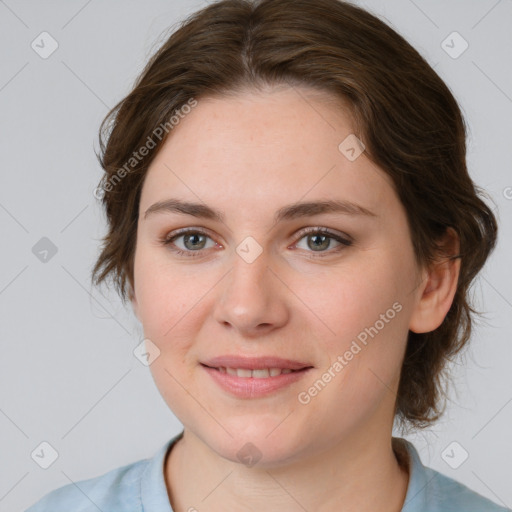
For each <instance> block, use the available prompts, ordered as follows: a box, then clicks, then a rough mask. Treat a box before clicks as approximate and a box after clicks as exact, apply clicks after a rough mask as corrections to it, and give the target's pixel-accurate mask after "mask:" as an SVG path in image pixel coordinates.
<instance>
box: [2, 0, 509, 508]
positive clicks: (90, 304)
mask: <svg viewBox="0 0 512 512" xmlns="http://www.w3.org/2000/svg"><path fill="white" fill-rule="evenodd" d="M359 3H360V4H361V5H362V6H364V7H366V8H368V9H369V10H370V11H373V12H374V13H377V14H378V15H380V16H381V17H382V18H384V19H385V20H387V21H388V22H389V23H390V24H391V25H392V26H393V27H394V28H395V29H396V30H397V31H398V32H400V33H401V34H402V35H404V36H405V37H406V39H407V40H408V41H410V42H411V43H412V44H413V45H414V46H415V47H416V48H417V49H418V50H419V51H420V52H421V53H422V54H423V55H424V56H425V57H426V58H427V60H428V61H429V62H430V63H431V65H432V66H434V67H435V69H436V71H437V72H438V73H439V74H440V75H441V77H442V78H443V79H444V80H445V81H446V82H447V84H448V85H449V87H450V88H451V89H452V91H453V92H454V94H455V96H456V97H457V99H458V100H459V102H460V105H461V107H462V109H463V112H464V114H465V116H466V119H467V122H468V126H469V130H470V134H469V139H468V144H469V146H468V162H469V167H470V172H471V174H472V176H473V178H474V180H475V181H476V183H477V184H478V185H480V186H482V187H484V188H485V189H486V190H487V191H488V192H489V193H490V194H491V196H492V198H493V201H494V204H493V205H492V206H493V209H494V210H495V212H496V214H497V215H498V218H499V221H500V228H501V232H500V239H499V244H498V247H497V250H496V252H495V253H494V254H493V256H492V257H491V259H490V261H489V262H488V264H487V265H486V267H485V269H484V271H483V272H482V274H481V275H480V276H479V278H478V279H477V281H476V283H475V286H474V292H475V299H476V304H477V306H478V307H480V308H482V309H485V311H486V312H487V314H486V317H485V318H484V319H483V321H482V322H480V323H479V324H478V325H477V327H476V329H475V334H474V337H473V340H472V343H471V345H470V348H469V350H468V351H467V352H466V356H464V357H463V358H460V359H459V360H458V362H457V364H454V365H453V371H454V374H455V375H456V383H457V388H456V390H452V393H451V402H450V403H449V407H448V410H447V413H446V415H445V417H444V418H443V420H442V421H441V422H439V423H438V424H436V425H435V426H434V427H433V428H431V429H429V430H427V431H425V432H422V433H421V434H419V435H409V436H406V437H407V438H408V439H410V440H412V441H413V442H414V443H415V445H416V446H417V448H418V449H419V451H420V454H421V458H422V460H423V462H424V463H425V464H426V465H429V466H430V467H433V468H434V469H437V470H439V471H441V472H442V473H444V474H446V475H448V476H450V477H452V478H455V479H457V480H459V481H460V482H463V483H465V484H466V485H468V486H469V487H471V488H472V489H474V490H476V491H477V492H479V493H481V494H483V495H484V496H487V497H489V498H491V499H493V500H494V501H496V502H497V503H501V504H506V505H507V506H508V507H512V486H511V485H510V483H511V481H510V479H511V476H512V464H511V460H512V442H511V440H510V432H511V425H512V403H511V402H512V385H511V384H512V377H511V372H510V366H511V365H510V363H511V359H512V358H511V355H512V348H511V346H512V345H511V343H510V332H512V314H511V313H512V291H511V286H510V285H511V283H512V279H511V277H512V276H511V267H510V263H509V262H510V261H511V255H512V237H511V236H510V234H511V233H512V231H511V219H512V215H511V214H512V188H510V187H512V176H511V167H510V147H511V141H512V123H511V119H512V116H511V114H512V80H511V79H512V73H511V69H510V48H512V29H511V27H512V23H511V22H512V2H511V1H510V0H501V1H496V0H482V1H476V0H473V1H467V0H452V1H449V2H447V1H441V0H436V1H422V0H415V1H414V2H413V1H409V0H395V1H384V0H371V1H366V2H359ZM204 5H205V2H198V1H190V0H180V1H177V0H172V1H169V0H166V1H164V0H148V1H144V2H142V1H139V2H135V1H123V2H121V1H116V2H115V1H103V2H99V1H98V0H89V1H69V0H68V1H64V0H61V1H46V2H38V1H35V0H31V1H28V0H27V1H21V0H18V1H15V0H5V1H1V0H0V40H1V50H0V53H1V56H2V59H1V67H0V109H1V115H0V128H1V132H0V133H1V137H0V144H1V152H0V155H1V156H2V161H1V171H0V172H1V184H2V186H1V188H0V222H1V226H2V228H1V237H2V242H1V247H2V251H1V258H2V264H1V267H0V311H1V321H0V330H1V331H0V335H1V347H2V354H1V357H0V511H9V512H12V511H18V510H24V508H26V507H27V506H28V505H30V504H32V503H33V502H35V501H36V500H37V499H39V498H40V497H41V496H42V495H43V494H45V493H47V492H49V491H50V490H52V489H54V488H57V487H60V486H62V485H65V484H68V483H70V482H76V481H78V480H81V479H85V478H90V477H93V476H96V475H99V474H102V473H104V472H106V471H108V470H110V469H112V468H114V467H118V466H121V465H124V464H128V463H130V462H133V461H135V460H139V459H142V458H146V457H150V456H152V455H153V454H154V452H155V451H156V450H157V449H158V448H159V447H160V446H162V445H163V443H164V442H165V441H166V440H168V439H169V438H170V437H171V436H173V435H174V434H176V433H177V432H179V431H180V429H181V424H180V423H179V421H178V420H177V419H176V418H175V417H174V415H173V414H172V413H171V412H170V411H169V409H168V408H167V406H166V404H165V403H164V401H163V400H162V398H161V397H160V394H159V393H158V390H157V389H156V387H155V385H154V383H153V381H152V378H151V375H150V373H149V369H148V368H147V367H145V366H143V365H142V364H141V363H140V362H139V360H138V359H136V358H135V357H134V356H133V353H132V351H133V349H134V348H135V347H136V345H138V344H139V343H140V341H141V340H142V339H143V333H142V329H141V327H140V325H139V324H138V322H137V320H136V318H135V317H134V315H133V313H132V312H131V311H126V310H125V309H124V308H123V306H122V304H121V302H120V300H119V299H118V298H117V296H116V295H115V293H114V292H113V291H108V290H106V289H102V290H98V289H95V288H93V287H92V286H91V285H90V283H89V274H90V270H91V268H92V265H93V263H94V260H95V258H96V257H97V255H98V251H99V243H100V242H99V241H100V238H101V236H102V235H103V234H104V231H105V221H104V218H103V215H102V213H101V211H100V208H99V204H98V201H97V200H96V199H95V198H94V196H93V190H94V188H95V187H96V185H97V183H98V180H99V178H100V176H101V169H100V167H99V165H98V163H97V161H96V157H95V156H94V152H93V149H94V148H97V147H98V146H97V131H98V127H99V124H100V122H101V120H102V118H103V117H104V115H105V114H106V113H107V110H108V108H109V107H112V106H113V105H114V104H115V103H116V102H117V101H119V100H120V99H121V98H122V97H123V96H125V95H126V94H127V93H128V92H129V90H130V87H131V85H132V84H133V81H134V79H135V77H136V76H137V74H138V72H139V71H140V70H141V68H142V65H143V64H144V62H145V61H146V59H147V58H148V57H149V55H150V54H151V53H152V52H153V51H154V50H155V49H156V45H157V44H158V41H162V40H163V38H164V37H165V33H164V34H163V31H164V29H167V28H170V29H171V30H172V29H173V28H174V27H175V26H176V23H177V22H178V21H179V20H181V19H182V18H183V17H184V16H185V15H187V14H189V13H191V12H193V11H195V10H196V9H197V8H199V7H201V6H204ZM43 31H47V32H49V33H50V34H51V36H52V37H53V38H54V39H55V40H56V41H57V42H58V45H59V46H58V49H57V50H56V51H55V52H54V53H53V54H52V55H51V56H49V57H48V58H46V59H43V58H41V57H40V56H39V54H38V53H36V52H35V51H34V50H33V49H32V47H31V43H32V41H34V40H36V42H37V41H38V39H36V38H38V36H39V34H40V33H41V32H43ZM453 31H457V32H459V33H460V34H461V35H462V37H463V38H464V39H465V40H466V41H467V42H468V44H469V47H468V48H467V50H466V51H465V52H464V53H462V54H461V55H460V56H458V57H457V58H453V55H452V56H450V55H448V54H447V53H446V51H445V50H444V49H443V47H442V42H443V41H444V40H445V39H446V38H447V36H448V35H449V34H451V33H452V32H453ZM162 34H163V35H162ZM450 41H451V40H450V39H448V42H450ZM445 44H446V43H445ZM449 44H450V45H451V46H453V47H454V48H453V49H452V50H451V51H452V53H453V52H454V51H458V50H460V49H461V48H462V46H461V44H462V42H461V41H460V40H454V43H449ZM46 48H48V45H46ZM507 55H508V57H507ZM43 237H47V238H48V239H49V240H51V242H52V243H53V244H54V245H55V246H56V248H57V253H56V254H55V255H53V256H51V253H49V255H48V257H47V260H48V261H46V262H42V261H40V259H39V258H38V257H36V255H35V254H34V253H33V250H32V248H33V247H34V246H35V245H36V244H37V243H38V242H39V241H40V239H41V238H43ZM39 243H44V242H39ZM46 243H47V242H46ZM36 247H37V246H36ZM43 441H46V442H48V443H50V445H51V446H53V447H54V448H55V450H56V451H57V452H58V458H57V460H56V461H55V462H54V463H53V464H52V465H51V466H50V467H49V468H48V469H42V468H41V467H40V466H39V465H38V464H36V462H35V461H34V460H33V459H32V457H31V453H32V452H33V451H34V450H35V449H36V448H37V447H38V446H39V445H40V443H41V442H43ZM454 441H456V442H457V443H459V445H460V447H462V448H463V449H464V450H466V451H467V452H468V454H469V457H468V459H467V460H466V461H465V462H464V463H462V464H461V465H460V467H458V468H457V469H454V468H452V467H451V466H450V465H449V464H447V462H445V459H446V457H444V458H443V456H442V454H443V451H444V450H445V449H446V447H448V446H449V445H450V443H452V442H454ZM459 445H457V446H456V447H455V451H454V452H453V453H454V454H455V459H457V458H458V457H460V453H461V448H460V447H459ZM449 453H451V452H450V450H449ZM452 459H453V457H452ZM452 465H453V464H452Z"/></svg>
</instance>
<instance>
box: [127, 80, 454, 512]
mask: <svg viewBox="0 0 512 512" xmlns="http://www.w3.org/2000/svg"><path fill="white" fill-rule="evenodd" d="M351 133H353V130H352V126H351V122H350V116H349V114H348V112H347V110H345V109H343V108H342V105H341V103H340V102H338V103H335V99H334V98H332V97H329V96H327V95H326V94H323V93H320V92H318V91H315V90H313V89H307V88H305V87H301V88H290V87H288V86H282V87H273V88H267V89H265V90H262V91H258V92H256V91H253V90H250V91H244V92H240V93H238V94H236V95H229V96H225V97H216V98H201V99H200V100H199V101H198V105H197V106H196V107H195V108H193V109H192V111H191V113H189V114H188V115H187V116H186V117H185V118H184V119H183V120H182V121H181V122H180V124H179V125H178V126H176V127H175V128H174V129H173V131H172V133H171V136H170V137H169V138H168V139H167V140H166V142H165V144H164V146H163V147H162V148H161V150H160V151H159V153H158V155H157V156H156V157H155V159H154V160H153V162H152V163H151V166H150V168H149V170H148V173H147V176H146V179H145V182H144V185H143V189H142V194H141V200H140V209H139V223H138V230H137V244H136V252H135V262H134V289H133V295H132V305H133V308H134V312H135V314H136V315H137V317H138V319H139V320H140V322H141V323H142V325H143V328H144V334H145V337H146V338H149V339H150V340H151V342H152V343H154V344H155V345H156V346H157V347H158V349H159V350H160V355H159V357H157V358H156V359H155V361H154V362H153V363H152V364H151V365H150V369H151V372H152V375H153V378H154V380H155V383H156V385H157V387H158V389H159V391H160V393H161V395H162V397H163V399H164V400H165V402H166V403H167V404H168V406H169V407H170V409H171V410H172V411H173V412H174V414H175V415H176V416H177V418H178V419H179V420H180V421H181V423H182V424H183V426H184V436H183V439H182V440H180V441H179V442H178V443H177V444H176V445H175V447H174V448H173V449H172V450H171V451H170V453H169V456H168V458H167V459H166V462H165V472H164V477H165V481H166V485H167V489H168V492H169V497H170V501H171V504H172V506H173V508H174V510H175V511H176V512H181V511H187V510H189V509H190V510H194V509H191V507H195V509H197V510H201V511H225V510H241V511H242V510H266V511H277V510H279V511H280V512H283V511H290V512H291V511H297V510H303V509H306V510H316V511H320V512H324V511H334V510H336V511H337V510H340V503H343V510H344V511H346V512H349V511H354V512H355V511H358V512H365V511H375V510H380V511H384V512H386V511H389V512H398V511H400V510H401V508H402V506H403V502H404V499H405V495H406V491H407V485H408V476H409V475H408V471H406V470H403V469H402V468H401V467H400V466H399V464H398V462H397V459H396V456H395V454H394V452H393V450H392V447H391V436H392V425H393V411H394V406H395V401H396V391H397V389H398V382H399V376H400V369H401V364H402V361H403V357H404V353H405V347H406V341H407V334H408V330H409V329H410V330H413V331H415V332H428V331H431V330H434V329H435V328H436V327H438V326H439V325H440V324H441V322H442V320H443V319H444V317H445V315H446V313H447V312H448V310H449V307H450V305H451V303H452V300H453V296H454V293H455V291H456V284H457V278H458V273H459V265H460V260H455V261H452V262H449V263H447V262H439V263H438V264H437V265H433V266H432V267H431V268H429V269H425V268H420V267H418V266H417V265H416V262H415V259H414V252H413V247H412V243H411V238H410V233H409V229H408V224H407V218H406V212H405V210H404V208H403V205H402V204H401V202H400V201H399V199H398V197H397V195H396V193H395V190H394V188H393V186H392V183H391V180H390V178H389V177H388V176H387V174H386V173H384V171H382V170H381V169H379V168H378V167H376V166H375V164H373V163H372V162H371V161H370V160H369V159H368V158H367V156H366V155H365V153H362V154H361V155H360V156H359V157H358V158H357V159H356V160H354V161H350V160H349V159H347V158H346V157H345V156H344V154H342V152H341V151H340V150H339V149H338V145H339V144H340V142H342V141H343V140H344V139H345V138H346V137H347V136H348V135H349V134H351ZM171 197H172V198H179V199H182V200H188V201H194V202H200V203H204V204H206V205H208V206H210V207H212V208H215V209H218V210H221V211H222V212H223V213H224V215H225V219H224V222H219V221H215V220H211V219H203V218H196V217H192V216H190V215H182V214H179V213H172V212H166V213H162V212H160V213H154V214H151V215H148V217H147V218H144V214H145V212H146V210H147V209H148V208H149V207H150V206H151V205H153V204H154V203H156V202H158V201H162V200H166V199H168V198H171ZM326 199H338V200H341V199H345V200H350V201H352V202H355V203H357V204H359V205H362V206H364V207H365V208H368V209H369V210H371V211H373V212H374V213H375V217H367V216H361V215H348V214H341V213H323V214H321V215H316V216H310V217H307V218H300V219H295V220H289V221H282V222H280V223H278V224H274V222H273V217H274V214H275V212H276V211H277V210H278V209H279V208H281V207H283V206H285V205H288V204H290V203H294V202H297V201H320V200H326ZM307 227H317V228H318V227H324V228H328V229H329V230H330V231H332V232H333V233H334V234H338V235H340V236H342V237H346V235H348V236H350V237H351V239H352V240H353V243H352V245H351V246H342V248H341V250H340V251H337V250H336V249H337V248H338V247H340V244H339V243H338V242H336V240H334V239H330V240H331V242H330V245H329V246H328V247H325V244H324V245H322V244H321V245H322V248H321V249H320V251H315V247H314V242H315V234H314V233H312V234H309V236H306V235H305V234H301V233H300V231H301V230H302V229H303V228H307ZM180 228H203V229H204V230H206V231H207V232H208V237H207V238H206V239H205V240H203V239H200V240H199V241H198V240H197V239H196V240H191V241H190V240H189V241H188V244H187V245H186V240H185V238H184V237H183V236H182V237H180V238H177V239H176V240H175V241H174V244H175V247H178V248H180V249H182V250H185V251H189V253H190V252H194V250H195V252H197V249H194V244H196V245H197V244H198V243H203V245H201V246H200V247H202V249H201V248H200V252H201V254H200V255H199V256H197V257H195V258H192V257H188V256H179V255H177V254H176V253H175V252H173V251H172V249H171V247H172V246H169V245H168V246H165V245H163V244H162V243H161V241H160V239H162V238H164V237H166V236H167V235H172V233H173V232H175V231H176V230H177V229H180ZM248 236H251V237H253V238H254V239H255V240H256V241H257V243H258V244H259V246H260V247H261V249H262V253H261V254H260V255H259V256H258V257H257V258H256V259H255V260H254V261H253V262H252V263H248V262H247V261H246V260H244V259H243V258H242V257H240V256H239V254H238V253H237V252H236V248H237V246H238V245H239V244H240V243H241V242H242V241H243V240H244V239H245V238H246V237H248ZM308 241H309V242H310V243H309V244H308ZM317 243H320V242H317ZM446 245H447V247H448V248H450V249H451V250H453V251H454V252H455V251H457V250H458V241H457V240H456V237H455V236H454V234H453V233H452V234H450V236H447V238H446ZM320 253H321V254H320ZM319 254H320V255H319ZM322 254H325V256H324V257H322ZM396 302H398V303H399V304H400V305H401V306H402V308H401V310H400V312H398V313H396V315H395V316H394V318H393V319H392V320H390V321H389V322H387V323H386V324H385V327H384V328H382V329H381V330H379V332H378V334H377V335H375V336H374V337H373V338H369V342H368V344H367V345H366V346H364V347H363V348H362V350H361V351H360V352H359V353H357V355H354V357H353V359H352V360H351V361H350V362H348V364H347V365H346V366H344V367H343V369H342V370H341V371H338V372H335V375H336V376H335V377H333V378H332V379H331V381H330V382H329V383H328V384H327V385H326V386H325V387H324V388H323V389H322V390H321V392H319V393H318V394H317V395H316V396H314V397H313V398H311V400H310V402H309V403H307V404H303V403H300V402H299V401H298V394H299V393H300V392H303V391H305V390H306V391H307V390H308V388H309V387H310V386H312V385H313V384H314V382H315V381H317V380H318V379H319V378H321V377H322V374H324V373H325V372H326V371H327V370H328V368H329V367H331V365H332V363H333V362H334V361H336V359H337V357H338V356H340V355H343V354H344V353H345V352H346V351H347V349H348V348H349V347H350V345H351V343H352V341H353V340H354V339H356V336H357V335H358V334H359V333H361V331H363V330H364V329H365V327H370V326H374V325H375V323H376V321H377V320H378V319H379V318H381V317H380V315H381V314H383V313H385V312H386V311H387V310H389V309H390V308H392V305H393V303H396ZM225 354H239V355H240V354H242V355H251V356H261V355H275V356H279V357H284V358H290V359H295V360H300V361H303V362H307V363H308V364H310V365H312V366H313V367H314V368H313V369H312V370H310V372H309V374H308V376H307V377H304V378H302V379H301V380H300V381H298V382H296V383H294V384H292V385H291V386H289V387H287V388H285V389H282V390H280V391H279V392H276V393H273V394H272V395H270V396H267V397H263V398H254V399H241V398H236V397H233V396H231V395H229V394H228V393H227V392H225V391H223V390H222V389H221V388H220V387H219V386H217V384H216V383H214V382H213V380H212V379H211V377H210V375H208V374H207V373H206V372H205V370H204V369H203V368H202V366H200V364H199V362H200V361H204V360H206V359H207V358H210V357H214V356H218V355H225ZM247 442H251V443H252V444H253V445H254V446H256V447H257V449H258V450H259V452H260V453H261V459H260V460H259V462H258V463H257V464H256V465H254V466H252V467H249V466H246V465H244V464H243V463H242V462H241V461H240V460H239V458H238V457H237V452H238V451H239V450H240V449H241V448H242V447H243V446H244V445H245V444H246V443H247Z"/></svg>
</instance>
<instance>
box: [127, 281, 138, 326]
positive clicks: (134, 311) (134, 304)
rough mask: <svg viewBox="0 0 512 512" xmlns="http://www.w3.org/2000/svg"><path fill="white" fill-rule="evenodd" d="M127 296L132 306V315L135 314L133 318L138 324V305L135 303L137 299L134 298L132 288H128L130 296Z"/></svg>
mask: <svg viewBox="0 0 512 512" xmlns="http://www.w3.org/2000/svg"><path fill="white" fill-rule="evenodd" d="M129 296H130V302H131V304H132V309H133V313H134V314H135V316H136V317H137V319H138V320H139V322H140V317H139V304H138V303H137V297H136V296H135V292H134V291H133V288H131V287H130V295H129Z"/></svg>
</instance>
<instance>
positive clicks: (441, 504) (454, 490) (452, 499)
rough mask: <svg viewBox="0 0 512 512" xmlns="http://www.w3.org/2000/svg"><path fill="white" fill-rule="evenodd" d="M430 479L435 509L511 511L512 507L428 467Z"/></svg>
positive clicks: (469, 511)
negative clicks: (501, 504)
mask: <svg viewBox="0 0 512 512" xmlns="http://www.w3.org/2000/svg"><path fill="white" fill-rule="evenodd" d="M426 472H427V475H428V478H429V479H430V482H431V483H430V485H429V488H430V493H431V496H432V502H433V505H434V507H437V508H433V510H436V511H437V510H440V511H441V510H442V511H443V512H459V511H461V510H464V512H510V509H507V508H505V507H502V506H500V505H498V504H496V503H494V502H493V501H491V500H489V499H487V498H485V497H484V496H482V495H480V494H478V493H477V492H475V491H473V490H472V489H470V488H469V487H467V486H466V485H464V484H462V483H460V482H458V481H456V480H454V479H453V478H449V477H448V476H446V475H443V474H442V473H439V472H438V471H435V470H433V469H431V468H426Z"/></svg>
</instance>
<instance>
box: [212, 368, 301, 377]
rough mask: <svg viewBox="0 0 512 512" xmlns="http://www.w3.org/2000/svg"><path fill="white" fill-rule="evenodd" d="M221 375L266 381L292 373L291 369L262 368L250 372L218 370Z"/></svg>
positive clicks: (240, 369) (231, 369)
mask: <svg viewBox="0 0 512 512" xmlns="http://www.w3.org/2000/svg"><path fill="white" fill-rule="evenodd" d="M218 370H219V371H220V372H221V373H227V374H228V375H236V376H237V377H253V378H255V379H266V378H267V377H277V376H278V375H281V373H291V372H292V371H293V370H290V368H283V369H281V368H262V369H259V370H249V369H246V368H224V367H222V368H218Z"/></svg>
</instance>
